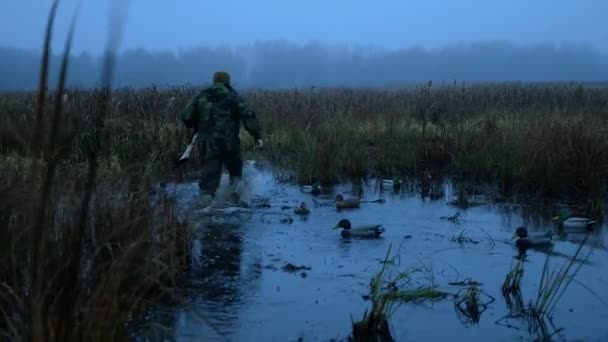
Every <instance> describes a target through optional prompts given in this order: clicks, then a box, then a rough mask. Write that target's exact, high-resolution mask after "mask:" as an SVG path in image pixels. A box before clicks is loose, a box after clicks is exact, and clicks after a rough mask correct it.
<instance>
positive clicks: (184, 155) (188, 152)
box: [175, 132, 198, 165]
mask: <svg viewBox="0 0 608 342" xmlns="http://www.w3.org/2000/svg"><path fill="white" fill-rule="evenodd" d="M197 138H198V132H197V133H196V134H194V136H193V137H192V141H190V144H188V146H186V150H185V151H184V153H182V156H181V157H180V158H179V160H178V161H177V162H176V163H175V165H181V164H183V163H185V162H187V161H188V160H190V155H191V154H192V149H193V148H194V144H195V143H196V139H197Z"/></svg>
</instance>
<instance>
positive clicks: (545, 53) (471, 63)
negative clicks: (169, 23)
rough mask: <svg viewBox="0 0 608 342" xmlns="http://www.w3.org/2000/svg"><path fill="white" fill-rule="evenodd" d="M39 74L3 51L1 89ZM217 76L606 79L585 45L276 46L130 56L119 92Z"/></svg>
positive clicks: (263, 83)
mask: <svg viewBox="0 0 608 342" xmlns="http://www.w3.org/2000/svg"><path fill="white" fill-rule="evenodd" d="M52 53H53V58H52V64H51V74H50V82H51V83H50V86H51V87H53V88H54V87H55V84H56V83H57V73H58V69H59V58H60V56H59V54H60V53H61V51H59V50H54V51H52ZM70 63H71V64H70V69H69V74H68V83H69V86H71V87H81V88H89V87H93V86H96V85H97V82H98V80H99V74H100V65H101V57H100V56H95V55H92V54H89V53H82V54H75V55H73V56H72V59H71V60H70ZM39 70H40V52H39V51H34V50H32V51H28V50H21V49H15V48H11V47H0V75H1V77H0V90H5V91H6V90H28V89H34V88H35V87H36V86H37V80H38V73H39ZM216 70H226V71H229V72H230V73H231V75H232V78H233V82H234V84H235V86H237V87H240V88H293V87H310V86H318V87H325V86H351V87H381V86H399V85H404V84H411V83H414V82H426V81H429V80H433V81H434V82H440V83H441V82H450V83H451V82H453V81H458V82H462V81H466V82H500V81H524V82H536V81H565V82H570V81H575V82H580V81H583V82H590V81H591V82H593V81H606V80H608V57H607V56H606V55H603V54H600V53H599V52H597V51H595V50H592V49H590V48H588V47H584V46H582V47H581V46H561V47H555V46H552V45H526V46H523V45H515V44H511V43H507V42H479V43H472V44H455V45H451V46H446V47H443V48H439V49H424V48H420V47H411V48H406V49H401V50H378V49H369V48H342V47H336V46H327V45H323V44H320V43H307V44H292V43H287V42H284V41H271V42H258V43H255V44H252V45H249V46H246V47H238V48H227V47H217V48H208V47H200V48H193V49H189V50H184V51H179V52H168V51H167V52H149V51H146V50H141V49H136V50H126V51H125V52H123V53H121V54H120V55H119V56H118V60H117V64H116V68H115V74H114V75H115V77H114V80H115V82H114V86H117V87H122V86H130V87H148V86H151V85H156V86H158V87H164V86H174V85H202V84H207V83H208V82H209V80H210V78H211V75H212V74H213V72H214V71H216Z"/></svg>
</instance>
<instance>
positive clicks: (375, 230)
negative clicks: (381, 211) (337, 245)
mask: <svg viewBox="0 0 608 342" xmlns="http://www.w3.org/2000/svg"><path fill="white" fill-rule="evenodd" d="M339 228H344V229H342V232H341V233H340V235H342V237H361V238H377V237H379V236H380V234H382V233H384V231H385V229H384V227H382V225H381V224H370V225H364V226H358V227H355V228H352V227H351V224H350V221H349V220H348V219H342V220H340V222H338V224H337V225H336V226H335V227H334V228H333V229H339Z"/></svg>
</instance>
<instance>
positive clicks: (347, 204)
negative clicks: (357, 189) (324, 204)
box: [334, 194, 361, 209]
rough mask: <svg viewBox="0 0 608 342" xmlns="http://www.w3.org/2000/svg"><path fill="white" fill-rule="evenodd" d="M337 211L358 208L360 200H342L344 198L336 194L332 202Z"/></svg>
mask: <svg viewBox="0 0 608 342" xmlns="http://www.w3.org/2000/svg"><path fill="white" fill-rule="evenodd" d="M334 203H335V204H336V208H337V209H345V208H359V207H360V206H361V200H360V199H359V198H355V197H353V198H344V196H342V195H340V194H338V195H337V196H336V199H335V201H334Z"/></svg>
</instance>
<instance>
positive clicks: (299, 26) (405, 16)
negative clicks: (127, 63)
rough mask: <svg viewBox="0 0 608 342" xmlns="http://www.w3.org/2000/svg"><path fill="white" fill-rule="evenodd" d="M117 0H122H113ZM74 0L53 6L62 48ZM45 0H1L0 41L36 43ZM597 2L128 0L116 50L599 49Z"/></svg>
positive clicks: (606, 28) (94, 37)
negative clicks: (485, 44)
mask: <svg viewBox="0 0 608 342" xmlns="http://www.w3.org/2000/svg"><path fill="white" fill-rule="evenodd" d="M83 1H84V2H83V7H82V9H81V16H80V18H79V21H78V27H77V28H78V29H77V32H76V37H75V42H74V50H75V51H76V52H79V51H82V50H88V51H92V52H95V53H97V52H99V51H100V49H102V48H103V47H104V44H105V38H106V30H107V24H108V10H109V3H110V0H105V1H104V0H83ZM123 1H126V0H123ZM76 3H77V0H63V1H61V3H60V8H59V17H58V23H57V26H56V30H55V36H54V37H55V38H54V47H55V48H60V47H62V46H63V43H64V42H63V41H64V38H65V35H66V32H67V27H68V25H69V21H70V17H71V15H72V11H73V10H74V8H75V7H76ZM50 5H51V1H50V0H1V1H0V22H1V23H2V26H3V27H2V30H0V45H4V46H7V45H8V46H12V47H19V48H33V49H39V48H40V47H41V46H42V40H43V30H44V26H45V22H46V16H47V12H48V10H49V8H50ZM606 13H608V1H606V0H527V1H524V0H509V1H505V0H501V1H498V0H493V1H490V0H477V1H475V0H459V1H456V0H424V1H422V0H420V1H413V0H373V1H370V0H367V1H361V0H305V1H304V0H302V1H287V0H222V1H217V0H216V1H205V0H174V1H168V0H164V1H160V0H130V2H129V5H128V16H127V20H128V21H127V23H126V26H125V34H124V36H123V40H122V47H123V48H135V47H144V48H147V49H152V50H159V49H179V48H189V47H193V46H197V45H212V46H216V45H225V44H228V45H242V44H249V43H253V42H255V41H256V40H274V39H285V40H288V41H290V42H296V43H297V42H306V41H310V40H318V41H321V42H324V43H328V44H340V45H342V44H348V45H353V44H356V45H375V46H382V47H386V48H391V49H392V48H401V47H411V46H412V45H421V46H424V47H438V46H442V45H445V44H452V43H459V42H471V41H479V40H509V41H511V42H514V43H524V44H527V43H556V44H561V43H564V42H566V43H577V44H579V43H585V44H589V45H590V46H592V47H593V48H596V49H598V50H600V51H603V52H606V51H608V25H607V24H606V22H605V20H603V19H604V18H605V17H606Z"/></svg>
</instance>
